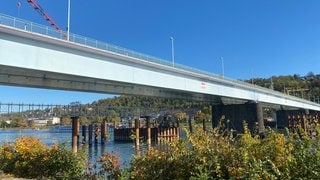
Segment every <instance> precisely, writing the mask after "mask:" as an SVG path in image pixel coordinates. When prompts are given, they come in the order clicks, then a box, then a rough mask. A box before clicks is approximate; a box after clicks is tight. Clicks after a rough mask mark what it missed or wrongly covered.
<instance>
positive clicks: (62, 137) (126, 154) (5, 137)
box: [0, 129, 135, 166]
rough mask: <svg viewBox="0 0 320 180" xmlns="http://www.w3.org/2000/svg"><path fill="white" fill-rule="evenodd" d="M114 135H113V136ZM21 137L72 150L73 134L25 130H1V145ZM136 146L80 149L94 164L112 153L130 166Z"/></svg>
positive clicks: (100, 145) (109, 143) (128, 144)
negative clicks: (64, 145) (101, 157)
mask: <svg viewBox="0 0 320 180" xmlns="http://www.w3.org/2000/svg"><path fill="white" fill-rule="evenodd" d="M111 135H112V134H111ZM21 136H33V137H36V138H38V139H40V140H41V141H42V142H43V143H44V144H46V145H47V146H51V145H53V144H62V143H67V144H69V145H70V148H71V139H72V134H71V132H64V133H52V132H50V131H49V130H47V129H45V130H31V129H23V130H0V144H1V145H2V144H4V143H6V142H9V143H14V141H15V139H16V138H19V137H21ZM133 146H134V144H133V142H126V143H117V142H114V141H107V142H105V144H101V143H100V139H99V142H98V143H97V144H94V143H93V144H92V145H91V146H89V145H87V146H81V145H80V147H79V148H85V149H86V150H87V152H88V156H89V158H90V159H91V160H92V161H93V162H94V161H95V160H96V159H97V158H99V157H100V156H101V155H102V154H104V153H105V152H110V153H114V154H117V155H119V157H120V162H121V164H122V165H123V166H126V165H128V164H129V162H130V160H131V158H132V156H133V154H134V152H135V151H134V147H133Z"/></svg>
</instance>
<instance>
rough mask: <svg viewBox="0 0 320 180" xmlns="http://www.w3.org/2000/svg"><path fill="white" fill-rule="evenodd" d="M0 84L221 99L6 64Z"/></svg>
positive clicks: (0, 77)
mask: <svg viewBox="0 0 320 180" xmlns="http://www.w3.org/2000/svg"><path fill="white" fill-rule="evenodd" d="M0 84H2V85H9V86H24V87H34V88H47V89H57V90H69V91H82V92H94V93H106V94H119V95H121V94H127V95H142V96H156V97H166V98H178V99H186V100H193V101H207V102H210V103H212V104H219V103H220V102H221V98H220V97H217V96H212V95H206V94H200V93H193V92H182V91H181V92H178V91H176V90H175V91H173V90H170V89H165V88H157V87H151V86H145V85H137V84H128V83H121V82H116V81H110V80H102V79H95V78H88V77H78V76H77V77H76V76H73V75H68V74H60V73H52V72H44V71H38V70H32V69H23V68H17V67H10V66H0ZM26 84H28V85H26ZM226 101H228V102H230V103H231V102H232V103H234V101H235V100H232V99H227V100H226Z"/></svg>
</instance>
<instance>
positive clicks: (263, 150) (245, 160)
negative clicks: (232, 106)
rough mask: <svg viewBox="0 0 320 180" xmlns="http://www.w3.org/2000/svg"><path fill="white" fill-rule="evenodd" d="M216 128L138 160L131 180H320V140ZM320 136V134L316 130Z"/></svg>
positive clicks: (198, 132) (294, 135) (289, 134)
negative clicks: (263, 135) (237, 133)
mask: <svg viewBox="0 0 320 180" xmlns="http://www.w3.org/2000/svg"><path fill="white" fill-rule="evenodd" d="M244 127H245V128H244V129H245V132H244V134H241V135H237V136H236V137H233V136H232V133H229V132H224V131H221V129H219V128H217V129H214V130H212V131H207V132H204V131H203V130H202V128H197V130H196V131H195V132H194V133H187V139H186V140H182V139H180V140H177V141H175V142H172V143H170V144H169V145H170V148H171V150H170V151H165V152H164V151H160V150H157V149H152V150H150V151H148V152H147V153H146V154H145V155H143V156H140V157H135V159H134V160H133V161H132V162H131V167H130V169H129V171H130V173H131V178H132V179H319V178H320V173H319V172H320V150H319V142H320V141H319V140H320V138H319V137H316V138H309V137H307V136H306V135H305V134H304V132H303V131H302V130H301V129H300V130H299V131H298V132H299V133H289V132H288V136H284V135H283V134H280V133H276V132H274V131H273V130H271V129H268V130H266V133H265V137H264V138H263V139H261V138H260V137H259V136H258V135H254V134H251V133H250V132H249V131H248V129H247V126H246V125H244ZM318 131H319V128H318Z"/></svg>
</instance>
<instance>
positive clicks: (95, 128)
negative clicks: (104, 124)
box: [94, 124, 99, 144]
mask: <svg viewBox="0 0 320 180" xmlns="http://www.w3.org/2000/svg"><path fill="white" fill-rule="evenodd" d="M98 136H99V126H98V124H94V143H95V144H98Z"/></svg>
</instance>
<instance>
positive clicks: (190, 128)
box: [188, 116, 192, 133]
mask: <svg viewBox="0 0 320 180" xmlns="http://www.w3.org/2000/svg"><path fill="white" fill-rule="evenodd" d="M191 120H192V118H191V116H190V117H189V119H188V124H189V131H190V133H192V123H191Z"/></svg>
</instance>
